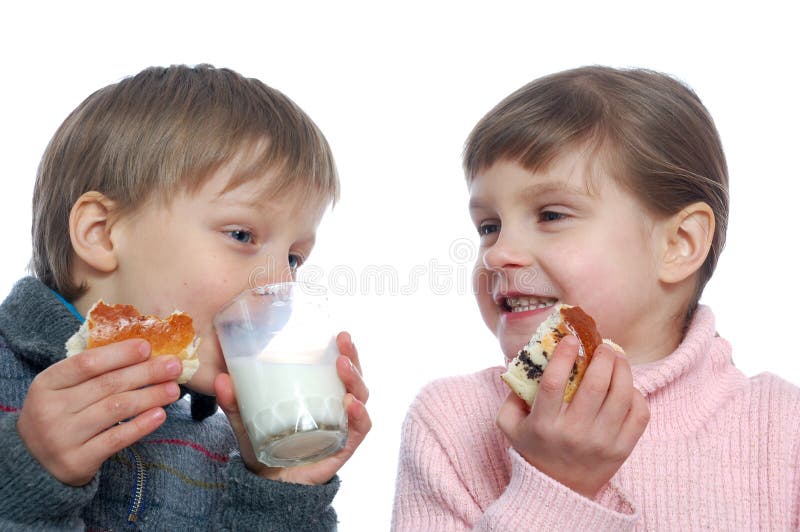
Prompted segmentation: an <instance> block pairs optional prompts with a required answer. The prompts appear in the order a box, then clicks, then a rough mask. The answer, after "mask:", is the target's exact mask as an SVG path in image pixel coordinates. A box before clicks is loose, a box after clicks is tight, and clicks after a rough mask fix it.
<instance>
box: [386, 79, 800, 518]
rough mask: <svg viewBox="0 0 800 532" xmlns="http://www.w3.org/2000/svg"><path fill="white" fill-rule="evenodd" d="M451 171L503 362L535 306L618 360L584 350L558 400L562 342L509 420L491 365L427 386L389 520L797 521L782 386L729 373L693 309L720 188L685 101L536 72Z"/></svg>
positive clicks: (706, 134) (787, 389)
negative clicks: (581, 369)
mask: <svg viewBox="0 0 800 532" xmlns="http://www.w3.org/2000/svg"><path fill="white" fill-rule="evenodd" d="M464 167H465V170H466V176H467V182H468V185H469V190H470V214H471V216H472V219H473V221H474V223H475V227H476V229H477V231H478V233H479V235H480V242H481V251H480V253H479V258H478V261H477V264H476V267H475V271H474V283H475V289H476V299H477V301H478V307H479V309H480V311H481V314H482V316H483V319H484V321H485V323H486V325H487V326H488V327H489V329H490V330H491V331H492V332H493V333H494V334H495V335H496V336H497V338H498V340H499V342H500V347H501V348H502V351H503V353H504V354H505V357H506V363H507V362H508V361H509V360H510V359H511V358H513V357H514V356H515V355H516V353H517V351H518V350H519V349H520V348H521V347H522V346H523V345H524V344H525V343H526V342H527V341H528V340H529V338H530V335H531V334H532V333H533V331H534V330H535V329H536V328H537V326H538V325H539V324H540V323H541V322H542V321H543V320H544V319H545V318H546V317H547V316H548V315H549V313H550V312H551V310H552V309H551V307H552V306H553V305H555V304H556V303H569V304H572V305H580V306H581V307H582V308H583V309H584V310H585V311H587V312H588V313H589V314H590V315H592V316H593V317H594V318H595V320H596V322H597V325H598V329H599V331H600V333H601V334H602V335H603V336H604V337H606V338H611V339H612V340H614V341H615V342H616V343H618V344H620V345H621V346H622V347H623V348H624V349H625V353H626V354H625V355H618V354H616V353H615V352H614V351H613V350H612V349H610V348H609V347H607V346H601V347H599V348H598V349H597V350H596V352H595V353H594V358H593V360H592V363H591V364H590V366H589V369H588V370H587V372H586V375H585V377H584V380H583V383H582V384H581V386H580V388H579V389H578V391H577V393H576V395H575V397H574V399H573V400H572V402H571V403H564V402H563V401H562V394H563V390H564V386H565V383H566V380H567V378H568V377H569V373H570V370H571V368H572V365H573V362H574V360H575V357H576V356H577V343H576V342H575V340H574V338H571V337H568V338H567V339H565V340H564V341H562V342H561V343H560V344H559V347H558V349H557V350H556V352H555V353H554V355H553V358H552V360H551V362H550V364H549V365H548V366H547V368H546V370H545V372H544V375H543V376H542V383H541V386H540V390H539V393H538V395H537V397H536V399H535V401H534V403H533V406H532V408H531V409H530V411H529V410H528V408H527V406H526V405H525V404H524V403H523V402H522V401H520V400H519V399H517V398H516V396H515V395H514V394H513V393H510V392H509V390H508V389H507V388H506V387H505V385H504V384H503V383H502V382H501V380H500V378H499V375H500V373H502V372H503V371H504V368H503V367H494V368H490V369H487V370H484V371H482V372H479V373H477V374H474V375H468V376H464V377H454V378H449V379H444V380H440V381H437V382H434V383H432V384H430V385H428V386H427V387H426V388H425V389H423V391H422V392H421V393H420V394H419V396H418V397H417V399H416V400H415V402H414V403H413V405H412V406H411V409H410V411H409V413H408V416H407V418H406V422H405V425H404V430H403V442H402V445H401V451H400V465H399V473H398V479H397V493H396V499H395V505H394V515H393V529H394V530H466V529H480V530H484V529H490V530H521V529H524V530H604V529H608V530H611V529H613V530H621V529H647V530H653V529H658V530H665V529H675V530H688V529H698V528H712V529H717V530H752V529H757V528H766V529H770V530H785V529H789V528H792V529H796V528H797V527H798V526H800V521H799V517H798V516H799V515H800V475H798V473H797V471H799V470H800V468H798V462H800V446H799V445H798V442H800V437H799V433H800V430H799V429H798V424H797V423H796V422H794V421H793V417H794V416H793V415H792V413H793V412H795V411H796V410H797V409H798V407H800V391H798V389H797V388H795V387H794V386H792V385H790V384H788V383H786V382H785V381H782V380H781V379H779V378H778V377H775V376H772V375H760V376H758V377H755V378H751V379H748V378H746V377H745V376H744V375H743V374H742V373H741V372H740V371H738V370H737V369H736V368H735V367H734V365H733V363H732V361H731V346H730V345H729V344H728V343H727V342H726V341H725V340H724V339H722V338H721V337H719V336H718V335H717V334H716V330H715V326H714V316H713V314H712V312H711V310H710V309H709V308H707V307H705V306H702V305H698V301H699V298H700V295H701V293H702V291H703V287H704V286H705V284H706V282H707V281H708V280H709V278H710V277H711V274H712V273H713V271H714V267H715V265H716V262H717V259H718V257H719V253H720V252H721V250H722V247H723V245H724V240H725V229H726V222H727V216H728V177H727V168H726V163H725V158H724V154H723V151H722V147H721V143H720V140H719V135H718V134H717V131H716V129H715V127H714V124H713V122H712V120H711V117H710V116H709V115H708V112H707V110H706V109H705V107H704V106H703V105H702V104H701V102H700V101H699V99H698V98H697V96H696V95H695V94H694V93H693V92H692V91H691V90H690V89H688V88H687V87H686V86H684V85H683V84H681V83H679V82H677V81H675V80H674V79H672V78H670V77H668V76H665V75H663V74H659V73H655V72H651V71H645V70H615V69H611V68H605V67H588V68H579V69H576V70H571V71H566V72H562V73H558V74H555V75H551V76H547V77H544V78H541V79H538V80H536V81H534V82H532V83H530V84H528V85H526V86H525V87H523V88H521V89H520V90H518V91H516V92H515V93H513V94H512V95H510V96H509V97H508V98H506V99H505V100H504V101H502V102H501V103H500V104H499V105H498V106H496V107H495V108H494V109H493V110H492V111H490V112H489V113H488V114H487V115H486V116H485V117H484V118H483V119H482V120H481V121H480V122H479V123H478V124H477V126H476V127H475V129H474V130H473V132H472V133H471V135H470V137H469V139H468V140H467V143H466V149H465V154H464Z"/></svg>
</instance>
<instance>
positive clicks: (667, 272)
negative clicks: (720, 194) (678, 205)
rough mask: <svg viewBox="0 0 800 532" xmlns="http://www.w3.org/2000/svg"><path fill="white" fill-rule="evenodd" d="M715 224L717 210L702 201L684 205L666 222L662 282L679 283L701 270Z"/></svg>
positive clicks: (661, 266) (661, 268) (709, 247)
mask: <svg viewBox="0 0 800 532" xmlns="http://www.w3.org/2000/svg"><path fill="white" fill-rule="evenodd" d="M714 223H715V222H714V211H712V210H711V207H709V206H708V204H707V203H705V202H703V201H700V202H697V203H692V204H691V205H689V206H687V207H684V208H683V209H681V210H680V211H679V212H677V213H675V214H674V215H672V216H671V217H670V218H669V219H668V220H667V221H666V223H665V229H666V234H665V239H664V253H663V256H662V258H661V265H660V271H659V279H660V280H661V281H663V282H665V283H670V284H673V283H679V282H681V281H683V280H684V279H687V278H688V277H690V276H692V275H693V274H694V273H695V272H696V271H697V270H699V269H700V267H701V266H702V265H703V263H704V262H705V260H706V257H707V256H708V251H709V249H711V241H712V239H713V237H714Z"/></svg>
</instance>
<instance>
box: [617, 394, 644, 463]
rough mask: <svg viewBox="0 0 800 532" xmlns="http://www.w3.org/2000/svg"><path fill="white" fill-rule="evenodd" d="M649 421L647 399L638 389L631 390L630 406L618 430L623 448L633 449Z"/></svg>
mask: <svg viewBox="0 0 800 532" xmlns="http://www.w3.org/2000/svg"><path fill="white" fill-rule="evenodd" d="M649 421H650V407H649V406H647V400H646V399H645V398H644V396H642V394H641V393H639V390H635V389H634V392H633V398H632V399H631V408H630V410H628V414H627V415H626V416H625V421H623V423H622V428H621V429H620V431H619V438H618V441H619V443H620V445H621V446H622V447H623V448H625V449H633V448H634V447H635V446H636V442H638V441H639V438H641V437H642V434H643V433H644V430H645V429H646V428H647V423H648V422H649Z"/></svg>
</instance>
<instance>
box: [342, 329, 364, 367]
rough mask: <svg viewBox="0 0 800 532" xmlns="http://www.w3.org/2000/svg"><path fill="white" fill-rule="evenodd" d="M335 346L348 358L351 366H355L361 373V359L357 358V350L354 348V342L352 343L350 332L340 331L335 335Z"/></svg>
mask: <svg viewBox="0 0 800 532" xmlns="http://www.w3.org/2000/svg"><path fill="white" fill-rule="evenodd" d="M336 347H338V348H339V353H341V354H342V355H344V356H346V357H347V358H349V359H350V361H351V362H352V363H353V366H355V368H356V369H357V370H358V373H359V374H361V375H363V374H364V372H363V371H362V370H361V361H360V360H359V358H358V350H357V349H356V344H354V343H353V339H352V338H351V337H350V333H348V332H340V333H339V334H338V335H337V336H336Z"/></svg>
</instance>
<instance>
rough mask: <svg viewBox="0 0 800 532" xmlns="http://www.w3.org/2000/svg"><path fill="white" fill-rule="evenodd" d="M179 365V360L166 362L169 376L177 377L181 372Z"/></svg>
mask: <svg viewBox="0 0 800 532" xmlns="http://www.w3.org/2000/svg"><path fill="white" fill-rule="evenodd" d="M181 368H182V366H181V363H180V361H179V360H170V361H169V362H167V373H169V374H170V375H177V374H178V373H180V372H181Z"/></svg>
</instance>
